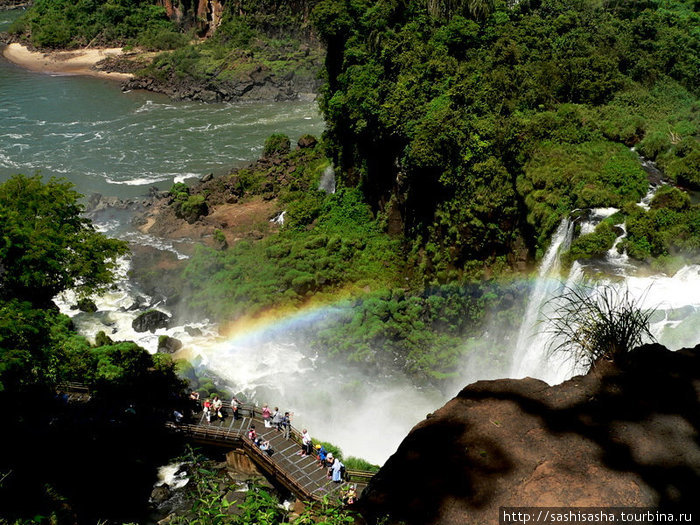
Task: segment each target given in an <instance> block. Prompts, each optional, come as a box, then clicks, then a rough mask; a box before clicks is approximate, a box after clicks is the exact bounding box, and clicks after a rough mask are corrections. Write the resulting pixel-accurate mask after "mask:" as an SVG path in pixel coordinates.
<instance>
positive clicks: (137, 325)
mask: <svg viewBox="0 0 700 525" xmlns="http://www.w3.org/2000/svg"><path fill="white" fill-rule="evenodd" d="M169 324H170V316H169V315H168V314H166V313H163V312H160V311H158V310H148V311H147V312H143V313H142V314H139V315H138V316H137V317H136V319H134V320H133V321H132V322H131V327H132V328H133V329H134V330H135V331H137V332H149V331H150V332H155V331H156V330H158V329H159V328H167V327H168V325H169Z"/></svg>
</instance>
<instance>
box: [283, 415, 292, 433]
mask: <svg viewBox="0 0 700 525" xmlns="http://www.w3.org/2000/svg"><path fill="white" fill-rule="evenodd" d="M280 426H281V427H282V431H283V432H284V439H289V433H290V432H291V430H292V420H291V416H290V415H289V412H285V413H284V416H283V417H282V422H281V423H280Z"/></svg>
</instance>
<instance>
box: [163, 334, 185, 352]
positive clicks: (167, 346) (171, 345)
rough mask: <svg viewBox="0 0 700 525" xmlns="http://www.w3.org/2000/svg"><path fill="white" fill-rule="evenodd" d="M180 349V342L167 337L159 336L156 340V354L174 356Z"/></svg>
mask: <svg viewBox="0 0 700 525" xmlns="http://www.w3.org/2000/svg"><path fill="white" fill-rule="evenodd" d="M180 348H182V341H180V340H179V339H175V338H174V337H170V336H169V335H161V336H160V337H159V338H158V352H160V353H161V354H174V353H175V352H177V351H178V350H180Z"/></svg>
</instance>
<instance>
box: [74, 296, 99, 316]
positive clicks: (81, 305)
mask: <svg viewBox="0 0 700 525" xmlns="http://www.w3.org/2000/svg"><path fill="white" fill-rule="evenodd" d="M77 307H78V310H80V311H81V312H87V313H89V314H92V313H95V312H96V311H97V305H96V304H95V301H93V300H92V299H88V298H87V297H85V298H83V299H80V300H79V301H78V304H77Z"/></svg>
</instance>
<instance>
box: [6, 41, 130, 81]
mask: <svg viewBox="0 0 700 525" xmlns="http://www.w3.org/2000/svg"><path fill="white" fill-rule="evenodd" d="M2 54H3V56H4V57H5V58H6V59H7V60H9V61H10V62H12V63H14V64H17V65H18V66H21V67H24V68H26V69H29V70H31V71H36V72H39V73H47V74H56V75H88V76H93V77H99V78H108V79H111V80H118V81H125V80H129V79H131V78H132V77H133V75H132V74H131V73H118V72H111V71H105V70H103V69H98V66H97V64H98V62H101V61H102V60H104V59H106V58H109V57H117V56H120V55H121V54H122V50H121V48H118V47H113V48H94V49H78V50H75V51H50V52H43V51H31V50H30V49H29V48H28V47H27V46H24V45H22V44H19V43H16V42H15V43H12V44H9V45H8V46H6V47H5V48H4V49H3V51H2Z"/></svg>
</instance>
